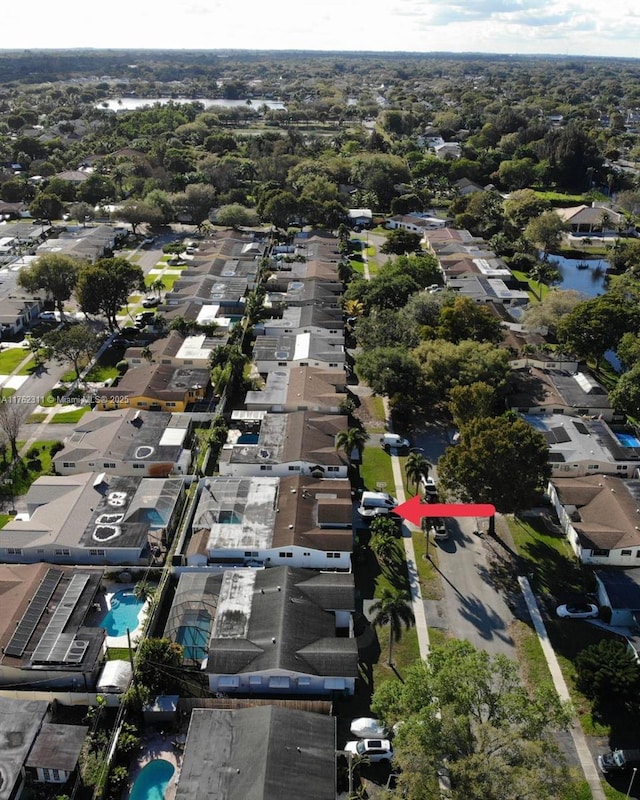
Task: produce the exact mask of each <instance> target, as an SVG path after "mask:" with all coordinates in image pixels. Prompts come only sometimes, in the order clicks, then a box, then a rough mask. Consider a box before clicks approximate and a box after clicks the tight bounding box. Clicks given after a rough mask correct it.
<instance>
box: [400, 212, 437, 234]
mask: <svg viewBox="0 0 640 800" xmlns="http://www.w3.org/2000/svg"><path fill="white" fill-rule="evenodd" d="M446 225H447V222H446V220H444V219H440V218H439V217H430V216H422V215H418V214H398V215H396V216H395V217H389V218H388V219H387V220H385V228H389V229H390V230H398V229H400V230H404V231H409V232H410V233H419V234H420V235H422V234H423V233H424V232H425V231H429V230H434V229H437V228H444V227H446Z"/></svg>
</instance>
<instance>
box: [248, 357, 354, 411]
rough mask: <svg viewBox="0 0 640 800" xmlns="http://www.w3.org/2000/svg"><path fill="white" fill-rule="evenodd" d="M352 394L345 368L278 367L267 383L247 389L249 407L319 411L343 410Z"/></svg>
mask: <svg viewBox="0 0 640 800" xmlns="http://www.w3.org/2000/svg"><path fill="white" fill-rule="evenodd" d="M349 396H350V392H349V389H348V387H347V379H346V374H345V371H344V369H320V368H316V367H299V368H290V369H282V368H281V367H278V368H277V369H274V370H272V371H271V372H269V373H267V381H266V385H265V386H263V387H262V388H261V389H260V390H259V391H251V392H247V394H246V395H245V398H244V405H245V408H246V409H247V411H274V412H289V411H307V410H309V411H317V412H320V413H322V414H339V413H341V404H342V403H343V402H344V401H346V399H347V398H348V397H349Z"/></svg>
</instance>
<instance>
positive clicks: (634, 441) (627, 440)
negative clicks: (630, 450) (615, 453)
mask: <svg viewBox="0 0 640 800" xmlns="http://www.w3.org/2000/svg"><path fill="white" fill-rule="evenodd" d="M615 434H616V439H617V440H618V441H619V442H620V444H621V445H622V446H623V447H640V439H638V437H637V436H634V435H633V434H632V433H622V432H621V431H616V432H615Z"/></svg>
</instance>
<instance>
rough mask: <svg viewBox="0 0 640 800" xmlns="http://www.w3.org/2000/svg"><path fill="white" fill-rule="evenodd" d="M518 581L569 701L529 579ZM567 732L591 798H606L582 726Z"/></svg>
mask: <svg viewBox="0 0 640 800" xmlns="http://www.w3.org/2000/svg"><path fill="white" fill-rule="evenodd" d="M518 583H519V584H520V588H521V589H522V594H523V596H524V599H525V602H526V604H527V609H528V610H529V615H530V616H531V621H532V622H533V627H534V628H535V631H536V633H537V635H538V641H539V642H540V646H541V647H542V651H543V653H544V657H545V659H546V661H547V665H548V667H549V672H550V673H551V678H552V680H553V685H554V687H555V690H556V692H557V693H558V696H559V697H560V699H561V700H562V701H563V702H571V697H570V695H569V689H568V688H567V684H566V682H565V679H564V675H563V674H562V670H561V669H560V665H559V664H558V659H557V658H556V654H555V652H554V650H553V647H552V646H551V642H550V641H549V634H548V633H547V629H546V627H545V624H544V621H543V619H542V615H541V614H540V609H539V608H538V603H537V601H536V598H535V595H534V593H533V591H532V590H531V586H530V585H529V581H528V580H527V579H526V578H524V577H519V578H518ZM569 733H570V734H571V738H572V739H573V744H574V746H575V748H576V752H577V754H578V759H579V760H580V766H581V767H582V771H583V772H584V777H585V779H586V781H587V783H588V784H589V788H590V789H591V796H592V797H593V800H606V796H605V793H604V790H603V788H602V783H601V781H600V776H599V774H598V770H597V768H596V765H595V763H594V761H593V757H592V755H591V751H590V750H589V746H588V745H587V739H586V737H585V735H584V733H583V732H582V728H581V727H580V725H579V724H578V723H577V722H574V723H573V725H572V726H571V728H570V730H569Z"/></svg>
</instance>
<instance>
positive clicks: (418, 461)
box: [404, 453, 431, 494]
mask: <svg viewBox="0 0 640 800" xmlns="http://www.w3.org/2000/svg"><path fill="white" fill-rule="evenodd" d="M430 469H431V463H430V462H429V461H428V460H427V459H426V458H425V457H424V456H423V455H422V453H409V455H408V456H407V460H406V461H405V464H404V473H405V475H406V476H407V481H408V482H410V483H412V484H413V485H414V487H415V493H416V494H417V493H418V487H419V486H420V479H421V478H422V477H423V476H424V477H425V478H427V477H428V476H429V470H430Z"/></svg>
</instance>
